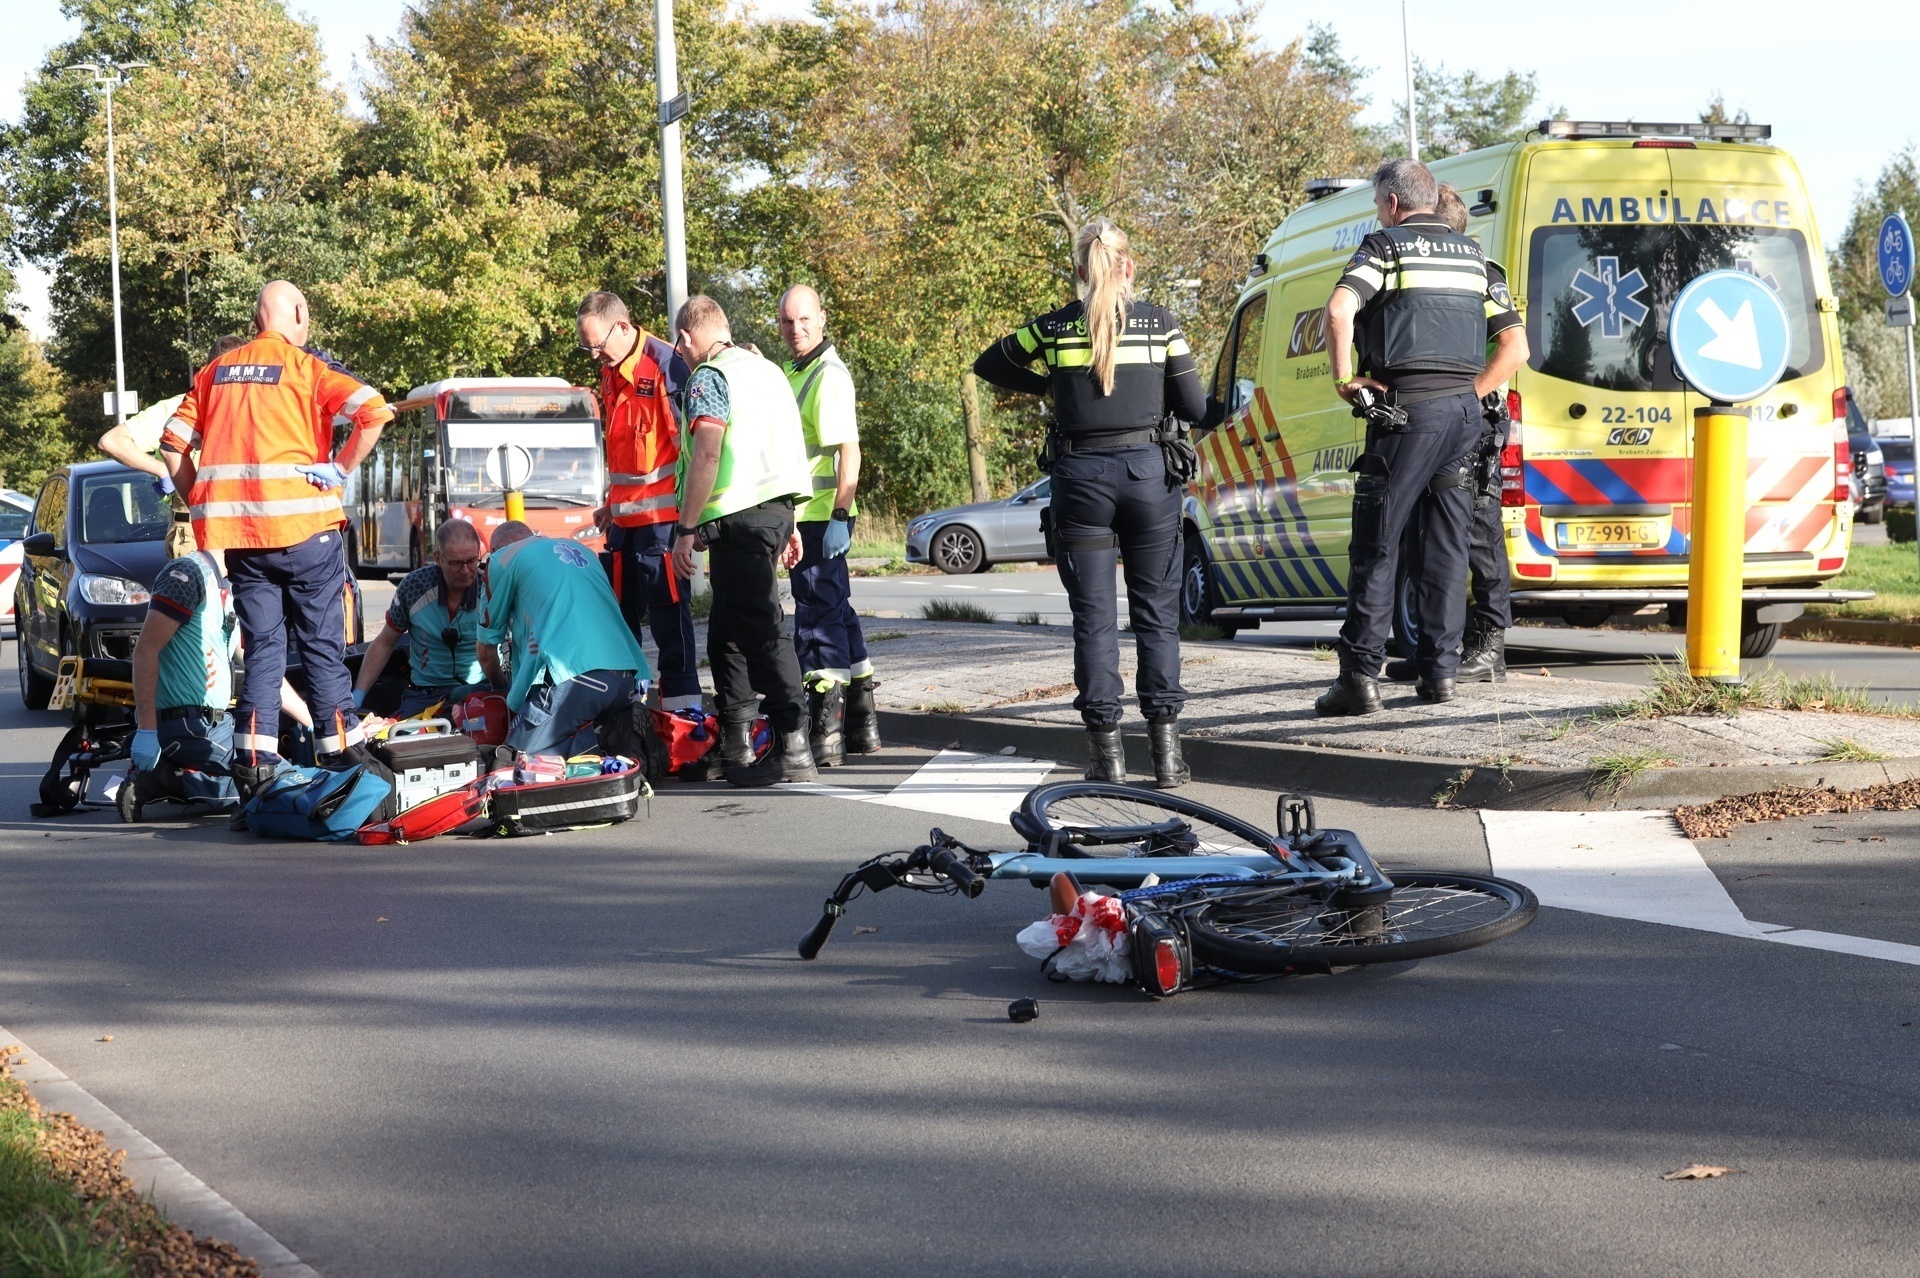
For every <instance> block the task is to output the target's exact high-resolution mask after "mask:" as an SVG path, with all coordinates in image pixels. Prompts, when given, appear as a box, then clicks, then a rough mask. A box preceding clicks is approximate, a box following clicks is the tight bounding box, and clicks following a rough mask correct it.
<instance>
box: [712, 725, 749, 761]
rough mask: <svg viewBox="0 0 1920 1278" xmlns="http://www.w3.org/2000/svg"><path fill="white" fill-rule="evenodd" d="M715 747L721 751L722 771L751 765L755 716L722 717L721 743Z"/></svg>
mask: <svg viewBox="0 0 1920 1278" xmlns="http://www.w3.org/2000/svg"><path fill="white" fill-rule="evenodd" d="M714 748H715V749H716V750H718V751H719V752H720V769H721V771H723V772H731V771H732V770H733V769H735V768H744V767H748V766H750V765H751V764H752V763H753V716H752V715H749V716H748V717H746V718H744V719H722V720H721V721H720V744H719V745H718V746H715V747H714Z"/></svg>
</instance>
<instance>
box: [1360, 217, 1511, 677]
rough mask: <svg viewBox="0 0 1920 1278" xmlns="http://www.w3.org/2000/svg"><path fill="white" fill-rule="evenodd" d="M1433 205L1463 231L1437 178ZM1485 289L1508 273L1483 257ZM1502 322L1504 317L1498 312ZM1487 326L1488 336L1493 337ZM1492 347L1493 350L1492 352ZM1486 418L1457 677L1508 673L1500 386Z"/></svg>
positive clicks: (1416, 563) (1417, 525)
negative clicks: (1469, 590) (1465, 627)
mask: <svg viewBox="0 0 1920 1278" xmlns="http://www.w3.org/2000/svg"><path fill="white" fill-rule="evenodd" d="M1434 211H1435V212H1436V213H1438V214H1439V215H1440V219H1441V220H1442V221H1444V222H1445V223H1446V224H1447V227H1448V229H1449V230H1451V231H1453V232H1454V233H1455V234H1456V235H1464V234H1466V231H1467V205H1466V202H1465V201H1464V200H1462V199H1461V198H1460V193H1459V192H1458V191H1456V190H1454V189H1453V188H1452V187H1451V186H1449V185H1447V184H1446V183H1444V182H1442V183H1441V184H1440V199H1439V202H1438V204H1437V205H1436V206H1435V209H1434ZM1487 282H1488V284H1489V286H1490V288H1489V291H1492V292H1496V293H1497V292H1500V291H1504V290H1505V289H1506V287H1507V273H1506V271H1505V270H1504V269H1503V268H1502V267H1501V266H1500V264H1499V263H1498V262H1494V261H1491V260H1490V261H1488V262H1487ZM1500 319H1501V321H1502V322H1504V319H1505V317H1504V316H1502V317H1500ZM1493 340H1494V338H1493V334H1492V333H1491V332H1489V334H1488V342H1489V344H1490V345H1491V344H1492V342H1493ZM1496 353H1497V352H1496ZM1480 407H1481V414H1482V416H1483V417H1484V418H1485V419H1486V423H1487V428H1486V433H1485V434H1483V435H1481V437H1480V448H1479V451H1478V452H1476V453H1475V454H1474V484H1473V531H1472V534H1471V538H1470V540H1469V541H1468V543H1467V568H1468V572H1469V577H1470V581H1469V585H1470V586H1471V594H1470V596H1469V598H1470V602H1469V604H1468V607H1467V630H1466V637H1465V639H1464V640H1463V641H1462V644H1461V649H1460V667H1459V669H1457V670H1456V671H1455V672H1454V680H1455V682H1457V683H1470V682H1480V681H1487V680H1491V681H1492V682H1495V683H1504V682H1506V678H1507V630H1508V628H1509V627H1511V626H1512V625H1513V587H1512V583H1511V581H1510V580H1509V579H1508V568H1507V543H1506V530H1505V528H1504V526H1503V520H1502V517H1501V505H1500V486H1501V474H1500V456H1501V453H1502V452H1503V451H1504V450H1505V449H1506V446H1507V436H1508V434H1509V432H1510V430H1511V428H1512V425H1513V419H1512V418H1511V417H1509V416H1508V415H1507V397H1506V395H1505V394H1504V393H1503V392H1502V389H1501V388H1500V387H1497V386H1496V387H1494V388H1493V389H1492V390H1490V391H1488V392H1487V394H1486V396H1485V397H1484V398H1483V399H1482V400H1481V401H1480ZM1421 524H1422V521H1421V520H1420V519H1418V518H1416V519H1414V520H1412V521H1410V522H1409V523H1408V525H1407V533H1406V536H1405V537H1404V538H1403V539H1402V540H1401V543H1400V554H1401V556H1402V562H1403V563H1404V564H1405V565H1406V570H1407V572H1408V573H1410V574H1412V575H1413V576H1415V577H1418V576H1419V574H1420V572H1421V562H1422V557H1421V550H1420V544H1421V539H1422V537H1423V536H1424V529H1423V528H1422V526H1421ZM1385 673H1386V676H1387V678H1389V679H1393V680H1396V681H1405V680H1409V679H1413V678H1416V677H1418V675H1419V671H1418V669H1416V668H1415V665H1414V662H1413V661H1412V660H1411V659H1405V660H1400V661H1389V662H1388V663H1387V666H1386V672H1385Z"/></svg>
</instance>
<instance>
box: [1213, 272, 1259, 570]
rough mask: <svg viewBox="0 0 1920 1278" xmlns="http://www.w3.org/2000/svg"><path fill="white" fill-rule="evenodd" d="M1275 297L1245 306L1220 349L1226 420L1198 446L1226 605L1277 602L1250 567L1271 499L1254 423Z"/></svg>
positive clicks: (1219, 394)
mask: <svg viewBox="0 0 1920 1278" xmlns="http://www.w3.org/2000/svg"><path fill="white" fill-rule="evenodd" d="M1273 292H1274V289H1273V287H1272V286H1271V285H1263V286H1261V287H1260V288H1258V289H1257V290H1256V291H1254V292H1252V293H1249V294H1248V295H1247V296H1246V297H1244V298H1242V299H1241V302H1240V308H1239V310H1237V311H1236V312H1235V313H1234V318H1233V324H1232V326H1231V327H1230V328H1229V329H1228V332H1227V337H1226V340H1225V341H1224V342H1223V343H1222V344H1221V348H1220V362H1219V363H1218V364H1217V365H1216V366H1215V369H1214V381H1213V386H1212V390H1211V395H1212V397H1213V398H1214V399H1215V400H1216V401H1217V402H1218V403H1219V404H1221V405H1222V407H1223V408H1224V411H1225V416H1224V417H1223V419H1222V420H1221V422H1220V424H1219V425H1218V426H1215V427H1214V428H1213V429H1212V430H1211V431H1209V432H1208V433H1206V434H1205V435H1203V436H1201V437H1200V438H1199V439H1198V440H1197V441H1196V443H1195V447H1196V449H1197V450H1198V452H1199V454H1200V474H1199V476H1198V483H1197V485H1196V486H1197V488H1198V494H1199V500H1200V504H1201V506H1202V507H1203V508H1204V510H1205V512H1206V516H1207V519H1206V533H1205V536H1206V542H1207V558H1208V560H1209V561H1210V562H1211V563H1212V564H1213V569H1214V574H1213V575H1214V582H1215V586H1214V590H1215V592H1216V594H1217V595H1218V597H1219V601H1220V602H1221V603H1223V604H1246V603H1259V602H1266V601H1268V600H1270V599H1271V598H1273V593H1272V591H1271V590H1270V589H1268V588H1267V587H1266V586H1265V585H1264V583H1263V581H1262V579H1261V575H1260V574H1259V573H1257V572H1254V571H1252V570H1251V568H1250V565H1252V564H1253V563H1255V562H1256V561H1257V560H1258V559H1259V558H1260V555H1259V549H1260V547H1262V546H1263V545H1264V537H1263V533H1262V529H1261V523H1262V521H1263V516H1262V514H1261V508H1262V506H1263V505H1264V504H1265V500H1266V495H1265V492H1264V486H1265V485H1264V480H1263V478H1262V476H1261V474H1260V471H1259V468H1258V466H1257V464H1256V457H1257V447H1256V443H1257V440H1258V435H1257V434H1256V433H1255V426H1254V422H1255V419H1256V414H1258V413H1259V405H1258V400H1259V398H1260V384H1261V377H1260V370H1261V364H1262V356H1263V354H1264V351H1265V348H1266V346H1267V344H1268V338H1267V330H1268V328H1269V327H1270V323H1269V318H1270V317H1269V314H1268V312H1269V302H1270V299H1271V297H1272V295H1273Z"/></svg>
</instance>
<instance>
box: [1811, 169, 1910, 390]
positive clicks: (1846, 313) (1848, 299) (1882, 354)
mask: <svg viewBox="0 0 1920 1278" xmlns="http://www.w3.org/2000/svg"><path fill="white" fill-rule="evenodd" d="M1903 209H1904V210H1905V211H1906V214H1907V216H1908V218H1909V220H1910V221H1911V220H1913V219H1915V217H1916V215H1920V147H1916V146H1914V145H1912V144H1909V145H1908V146H1907V147H1906V148H1905V149H1903V150H1901V151H1897V152H1895V153H1894V155H1893V157H1892V158H1891V159H1889V160H1888V161H1887V163H1886V166H1885V167H1884V168H1882V169H1881V170H1880V173H1879V176H1878V177H1876V178H1875V179H1874V182H1873V185H1872V186H1871V187H1862V188H1861V189H1859V190H1858V191H1856V192H1855V193H1854V197H1853V215H1852V216H1851V217H1850V218H1848V219H1847V228H1846V231H1845V233H1844V234H1843V235H1842V236H1841V238H1840V240H1839V241H1838V243H1835V244H1834V245H1833V246H1832V248H1831V250H1830V255H1829V258H1828V268H1829V270H1830V272H1831V273H1832V275H1833V286H1834V289H1835V290H1836V291H1837V292H1838V293H1839V295H1840V324H1841V329H1842V331H1843V332H1844V333H1845V335H1846V354H1845V361H1846V369H1847V378H1848V381H1849V382H1850V383H1851V385H1852V386H1853V390H1854V393H1855V394H1856V395H1858V396H1859V397H1860V405H1861V409H1862V411H1863V412H1865V413H1866V414H1867V415H1868V416H1869V417H1905V416H1907V415H1908V414H1909V412H1910V411H1911V409H1910V407H1909V405H1908V401H1907V358H1906V343H1905V341H1904V340H1903V339H1902V338H1901V336H1900V335H1899V334H1897V333H1895V332H1893V330H1891V329H1889V328H1888V327H1887V322H1886V315H1885V311H1884V309H1883V308H1884V306H1885V303H1886V296H1887V294H1886V290H1885V289H1884V288H1882V287H1881V285H1880V257H1879V250H1878V247H1877V243H1876V241H1877V239H1878V236H1879V233H1880V223H1881V222H1882V221H1884V220H1885V219H1886V217H1887V215H1888V214H1890V213H1896V212H1899V211H1901V210H1903Z"/></svg>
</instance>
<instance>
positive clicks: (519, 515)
mask: <svg viewBox="0 0 1920 1278" xmlns="http://www.w3.org/2000/svg"><path fill="white" fill-rule="evenodd" d="M1746 447H1747V428H1746V423H1745V422H1742V423H1741V424H1740V448H1741V452H1742V453H1743V454H1744V452H1745V451H1746ZM1745 464H1746V463H1745V462H1742V463H1741V465H1743V466H1744V465H1745ZM1743 473H1744V472H1743ZM507 518H508V519H518V520H519V521H520V522H522V523H525V522H526V519H527V501H526V498H524V497H522V496H521V495H520V490H519V489H518V488H509V489H507Z"/></svg>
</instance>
